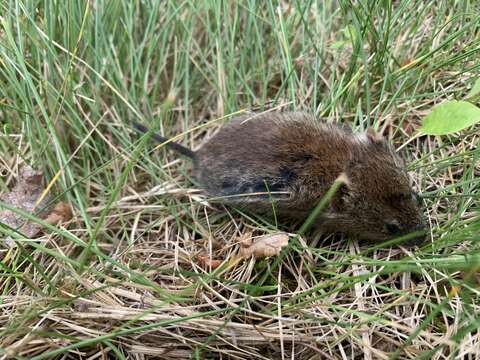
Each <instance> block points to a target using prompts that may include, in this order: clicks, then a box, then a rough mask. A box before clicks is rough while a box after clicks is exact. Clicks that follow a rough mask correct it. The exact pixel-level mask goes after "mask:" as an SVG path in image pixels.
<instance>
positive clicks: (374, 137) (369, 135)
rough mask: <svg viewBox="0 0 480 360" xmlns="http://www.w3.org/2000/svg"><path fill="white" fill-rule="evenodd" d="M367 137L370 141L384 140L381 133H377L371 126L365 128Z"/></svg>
mask: <svg viewBox="0 0 480 360" xmlns="http://www.w3.org/2000/svg"><path fill="white" fill-rule="evenodd" d="M367 138H368V139H369V140H370V141H371V142H372V143H381V142H383V141H384V139H383V137H382V135H380V134H379V133H377V132H376V131H375V130H374V129H373V128H371V127H370V128H368V129H367Z"/></svg>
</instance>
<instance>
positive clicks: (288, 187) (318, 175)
mask: <svg viewBox="0 0 480 360" xmlns="http://www.w3.org/2000/svg"><path fill="white" fill-rule="evenodd" d="M157 137H158V138H159V140H161V139H164V138H162V137H159V136H157ZM177 146H178V145H177ZM192 158H193V162H194V176H195V178H196V179H197V180H198V182H199V183H200V185H201V186H202V187H203V188H204V189H205V191H206V192H207V193H208V194H210V195H212V196H215V197H222V199H223V201H224V202H226V203H229V204H233V205H239V206H243V207H246V208H248V209H249V210H252V211H254V212H259V213H266V214H269V213H272V209H273V206H275V211H276V213H277V214H279V215H281V216H288V217H290V218H297V219H299V218H305V217H306V216H307V215H308V213H309V212H310V211H311V210H312V209H313V208H314V207H315V206H316V205H317V203H318V201H319V200H320V199H321V198H322V197H323V196H324V195H325V193H326V192H327V190H328V189H329V188H330V187H331V186H332V184H333V182H334V181H335V179H336V178H337V177H338V176H340V175H341V174H344V175H345V176H346V179H347V181H346V184H345V185H343V186H342V187H341V188H340V190H339V191H338V192H337V193H336V194H335V196H334V198H333V199H332V201H331V202H330V204H329V207H328V209H327V210H326V211H324V213H323V214H322V215H321V216H320V217H319V218H318V219H317V225H318V227H319V228H321V229H323V230H325V231H329V232H340V233H346V234H349V235H353V236H356V237H359V238H361V239H370V240H385V239H389V238H392V237H395V236H400V235H403V234H407V233H410V232H413V231H419V230H421V231H423V230H424V229H425V223H424V217H423V214H422V211H421V207H420V204H419V201H418V198H417V197H416V195H415V193H414V192H412V188H411V186H410V181H409V177H408V174H407V172H406V170H405V168H404V163H403V161H402V159H401V158H400V157H399V156H398V155H397V154H396V153H395V151H394V149H393V148H392V147H391V146H390V145H389V144H388V143H387V142H386V141H385V140H383V139H382V138H381V137H380V136H379V135H378V134H376V133H375V132H374V131H373V130H369V131H367V132H366V133H365V134H354V133H352V131H351V130H350V129H349V128H347V127H340V126H338V125H335V124H329V123H324V122H320V121H318V120H316V119H315V118H314V117H312V116H310V115H308V114H305V113H299V112H293V113H279V112H277V113H265V114H248V115H242V116H239V117H237V118H235V119H233V120H232V121H231V122H230V123H228V124H226V125H225V126H224V127H222V128H221V129H220V130H219V132H218V133H217V134H216V135H215V136H213V137H212V138H211V139H210V140H209V141H208V142H207V143H206V144H205V145H204V146H202V147H201V148H200V149H199V150H198V151H196V152H194V153H193V155H192ZM249 194H251V195H249ZM272 200H273V202H274V205H273V204H272ZM424 238H425V236H424V235H422V236H419V237H417V238H415V239H413V241H410V242H411V243H420V242H422V241H423V240H424Z"/></svg>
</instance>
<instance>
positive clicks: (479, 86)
mask: <svg viewBox="0 0 480 360" xmlns="http://www.w3.org/2000/svg"><path fill="white" fill-rule="evenodd" d="M477 95H480V78H478V79H477V81H475V83H474V84H473V87H472V88H471V89H470V91H469V92H468V94H467V96H466V99H470V98H473V97H474V96H477Z"/></svg>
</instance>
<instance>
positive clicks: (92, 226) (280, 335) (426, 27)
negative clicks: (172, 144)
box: [0, 0, 480, 359]
mask: <svg viewBox="0 0 480 360" xmlns="http://www.w3.org/2000/svg"><path fill="white" fill-rule="evenodd" d="M478 10H479V9H478V5H477V4H476V3H475V2H454V1H445V2H436V1H432V2H420V1H413V2H412V1H407V0H400V1H396V2H394V3H392V2H388V1H387V2H382V3H371V2H366V1H358V2H355V3H351V2H349V1H340V2H334V1H324V2H316V3H314V2H311V1H303V2H300V1H298V2H294V3H292V4H290V3H289V2H282V1H280V2H273V1H266V2H262V3H261V4H259V3H256V2H252V1H247V2H243V1H230V2H217V1H207V0H205V1H200V2H188V1H185V2H175V1H154V2H120V1H112V2H104V1H96V2H93V1H88V0H82V1H75V2H58V1H53V0H47V1H43V2H36V1H24V0H9V1H6V2H3V3H2V4H0V11H1V14H2V15H1V17H0V24H1V25H0V89H1V94H2V97H1V100H0V125H1V133H0V148H1V150H0V151H1V155H2V156H1V157H0V171H1V177H0V192H4V191H7V189H8V188H9V187H10V186H11V185H12V184H13V183H14V181H15V176H16V174H17V172H18V170H19V168H20V167H21V166H22V164H25V163H29V164H31V165H33V166H35V167H37V168H40V169H42V170H43V171H44V172H45V174H46V175H47V177H48V178H49V179H53V180H52V181H53V182H52V184H53V185H54V188H55V190H56V193H57V194H58V196H60V197H61V198H63V199H64V200H66V201H68V202H69V203H71V204H72V206H73V207H74V209H75V217H74V219H72V221H70V223H68V224H64V225H62V227H61V228H56V227H50V229H49V230H48V231H46V232H45V233H44V234H43V236H42V237H39V238H37V239H33V240H28V239H22V238H21V237H19V235H18V234H14V233H11V231H9V230H8V229H4V228H3V227H1V228H0V231H1V232H2V233H3V234H9V235H12V236H16V238H17V243H18V244H19V246H17V247H15V248H11V249H3V250H0V258H1V262H0V291H1V294H0V308H1V309H2V312H1V315H0V354H2V356H3V357H4V358H6V357H18V358H32V359H44V358H85V359H87V358H95V357H100V356H111V357H115V358H120V359H130V358H132V359H133V358H150V357H155V356H162V357H163V358H198V359H201V358H232V359H251V358H258V359H270V358H287V357H290V358H292V357H295V358H300V359H307V358H308V359H312V358H318V359H320V358H327V359H338V358H357V357H358V358H360V357H361V356H363V357H364V358H366V359H376V358H379V359H397V358H398V359H399V358H403V359H414V358H415V359H422V358H423V359H444V358H466V357H467V356H470V357H471V358H473V356H474V354H476V353H478V348H479V343H480V339H479V335H478V327H479V325H480V319H479V316H478V313H479V306H478V304H479V291H478V276H477V269H478V267H479V265H480V252H479V234H480V225H479V223H480V222H479V217H478V210H479V188H480V186H479V183H480V181H479V171H480V168H479V161H480V160H479V159H480V151H479V149H478V146H477V144H478V138H479V135H478V134H479V133H478V130H479V129H478V127H477V128H475V129H473V130H472V129H471V130H469V131H465V132H462V133H461V134H456V135H452V136H448V137H443V138H439V137H426V136H417V137H415V136H414V130H415V129H416V128H418V126H419V124H420V120H421V118H422V117H423V116H424V115H425V114H426V113H427V112H428V111H429V109H430V108H431V107H432V106H433V105H434V104H436V103H439V102H441V101H443V100H444V99H447V98H453V97H458V96H460V95H464V94H466V93H467V92H468V89H469V87H470V86H471V84H473V82H474V80H475V77H477V76H478V69H479V63H478V60H477V59H478V55H479V45H480V41H479V40H478V39H479V37H478V34H479V32H480V21H479V19H478V16H476V15H475V14H477V13H478ZM166 105H169V106H166ZM274 107H279V108H287V109H303V110H308V111H311V112H314V113H316V114H318V115H319V116H324V117H327V118H328V121H348V122H349V123H350V124H352V126H353V127H354V128H355V129H357V130H362V129H365V128H367V127H369V126H374V127H375V128H377V129H378V130H380V131H382V132H383V134H385V135H386V136H387V137H389V138H390V139H391V141H392V142H394V143H395V144H396V145H398V146H402V147H403V151H404V153H405V154H406V157H407V158H408V160H409V162H410V167H411V169H412V171H413V174H414V177H415V182H416V186H417V187H418V188H419V189H421V191H422V193H423V196H424V199H425V205H426V209H427V215H428V218H429V222H430V224H431V229H432V234H431V235H432V240H431V241H430V242H429V243H427V244H426V245H425V246H423V247H422V248H420V249H416V250H414V251H413V250H409V249H405V248H402V247H392V248H390V247H381V246H379V247H371V246H366V245H363V244H358V243H357V242H355V241H353V240H351V239H337V238H319V237H316V236H315V235H314V234H307V235H305V236H303V237H301V238H299V240H298V241H294V242H292V244H291V246H290V247H289V249H288V250H287V251H285V252H284V253H282V256H280V257H278V258H271V259H263V260H256V261H255V260H249V261H245V262H243V263H238V264H229V263H228V259H230V258H231V257H232V256H233V255H234V254H235V253H236V251H237V249H238V239H239V238H240V237H241V236H242V235H243V234H244V233H246V232H249V231H254V232H257V233H266V232H269V231H272V229H273V227H274V226H272V224H269V223H266V222H265V221H264V220H263V219H259V218H255V217H252V216H251V215H249V214H242V213H240V212H238V211H236V210H235V209H225V208H222V207H219V206H215V207H212V206H210V205H208V204H206V202H205V201H204V200H205V199H203V198H202V196H201V194H200V193H199V192H198V191H197V190H196V189H195V188H194V187H193V185H192V182H191V181H190V178H189V168H190V165H189V164H188V162H186V161H183V160H181V159H178V158H177V157H176V156H175V155H174V154H171V153H169V152H165V151H163V150H161V149H160V150H159V149H156V150H153V146H154V145H152V144H151V143H150V142H148V141H147V140H146V138H145V139H143V140H139V137H138V136H137V135H136V134H135V133H134V132H133V131H132V130H131V128H130V120H131V119H137V120H140V121H143V122H144V123H146V124H150V125H151V126H153V127H155V128H157V129H158V130H159V131H161V132H162V133H163V134H165V135H166V136H174V135H177V134H182V133H184V134H185V135H184V136H183V137H182V138H181V140H180V141H181V142H182V143H184V144H185V145H188V146H190V147H192V148H196V147H198V146H200V145H201V144H202V141H203V140H204V139H205V138H208V136H209V135H210V134H211V133H212V132H214V131H215V130H216V129H217V128H218V126H219V125H220V123H221V122H222V121H224V120H223V118H224V117H228V116H229V115H230V114H233V113H235V112H237V111H239V110H241V109H246V108H248V109H251V108H254V109H257V110H258V111H264V110H267V109H271V108H274ZM217 119H220V120H218V121H217ZM198 254H206V255H207V256H209V257H212V258H214V259H222V260H223V259H225V263H224V266H222V267H220V268H218V269H216V270H215V269H210V268H208V267H207V268H204V267H202V266H201V265H200V264H199V263H198V262H197V260H196V256H197V255H198Z"/></svg>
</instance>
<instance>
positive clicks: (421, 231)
mask: <svg viewBox="0 0 480 360" xmlns="http://www.w3.org/2000/svg"><path fill="white" fill-rule="evenodd" d="M411 233H416V234H418V235H416V236H415V237H413V238H411V239H408V240H405V242H403V243H402V245H405V246H409V247H410V246H418V245H422V244H423V243H424V242H425V240H426V239H427V229H426V228H425V227H424V226H422V227H418V228H416V229H413V230H412V231H411Z"/></svg>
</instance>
